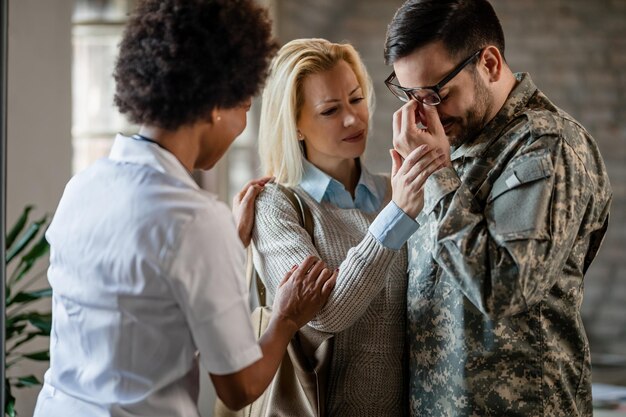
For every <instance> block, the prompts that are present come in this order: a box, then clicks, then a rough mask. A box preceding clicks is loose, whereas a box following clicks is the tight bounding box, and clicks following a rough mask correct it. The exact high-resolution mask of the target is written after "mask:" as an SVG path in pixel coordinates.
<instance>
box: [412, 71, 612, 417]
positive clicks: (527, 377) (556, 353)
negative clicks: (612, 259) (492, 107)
mask: <svg viewBox="0 0 626 417" xmlns="http://www.w3.org/2000/svg"><path fill="white" fill-rule="evenodd" d="M516 77H517V78H518V84H517V86H516V87H515V89H514V90H513V91H512V92H511V94H510V95H509V98H508V100H507V101H506V103H505V105H504V106H503V108H502V109H501V110H500V112H499V113H498V114H497V116H496V117H495V118H494V119H493V120H492V121H491V122H489V124H488V125H487V126H486V127H485V129H484V130H483V131H482V132H481V134H480V135H479V136H478V137H477V138H476V139H475V140H473V141H472V142H471V143H469V144H463V145H461V146H460V147H458V148H457V149H455V150H454V152H453V154H452V163H453V166H454V169H452V168H445V169H442V170H439V171H438V172H436V173H435V174H433V175H432V176H431V177H430V178H429V179H428V181H427V183H426V189H425V203H424V210H423V211H422V213H421V214H420V216H419V217H418V218H417V221H418V223H419V224H420V228H419V230H418V231H417V232H416V233H415V235H414V236H413V237H412V238H411V240H410V241H409V283H408V293H407V301H408V305H407V308H408V316H407V318H408V323H407V325H408V337H409V339H408V340H409V349H410V358H409V361H410V399H409V401H410V410H411V415H412V416H429V417H433V416H435V417H436V416H480V417H485V416H498V417H501V416H524V417H529V416H550V417H574V416H591V415H592V408H591V363H590V356H589V344H588V341H587V337H586V335H585V330H584V328H583V323H582V321H581V317H580V306H581V303H582V296H583V275H584V273H585V272H586V270H587V268H588V267H589V264H590V263H591V261H592V260H593V258H594V257H595V255H596V252H597V250H598V248H599V246H600V243H601V241H602V239H603V237H604V234H605V232H606V228H607V224H608V215H609V205H610V200H611V189H610V185H609V180H608V177H607V174H606V169H605V166H604V163H603V161H602V158H601V156H600V152H599V151H598V148H597V145H596V143H595V141H594V140H593V138H592V137H591V136H590V135H589V134H588V133H587V132H586V131H585V129H584V128H583V127H582V126H581V125H580V124H579V123H578V122H576V121H575V120H574V119H572V118H571V117H570V116H569V115H567V114H566V113H565V112H563V111H562V110H560V109H558V108H557V107H555V106H554V105H553V104H552V103H551V102H550V101H549V100H548V99H547V97H546V96H545V95H543V94H542V93H541V92H540V91H539V90H538V89H537V88H536V87H535V85H534V84H533V82H532V80H531V78H530V76H529V75H528V74H517V75H516Z"/></svg>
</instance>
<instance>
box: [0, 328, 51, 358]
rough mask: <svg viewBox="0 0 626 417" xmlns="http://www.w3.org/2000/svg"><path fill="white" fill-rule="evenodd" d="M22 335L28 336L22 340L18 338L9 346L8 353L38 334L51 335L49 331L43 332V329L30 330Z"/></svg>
mask: <svg viewBox="0 0 626 417" xmlns="http://www.w3.org/2000/svg"><path fill="white" fill-rule="evenodd" d="M20 336H26V337H24V338H23V339H21V340H18V341H17V342H16V343H15V344H14V345H13V346H11V347H9V348H7V355H9V354H11V353H12V352H13V351H14V350H15V349H17V348H18V347H20V346H22V345H23V344H24V343H26V342H28V341H30V340H32V339H34V338H35V337H37V336H49V334H48V333H46V332H42V331H36V332H29V333H24V334H22V335H20Z"/></svg>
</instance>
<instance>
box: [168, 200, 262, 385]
mask: <svg viewBox="0 0 626 417" xmlns="http://www.w3.org/2000/svg"><path fill="white" fill-rule="evenodd" d="M173 257H174V259H173V261H172V264H171V268H170V274H169V275H170V279H171V281H172V283H173V285H172V289H173V292H174V297H175V298H176V299H177V301H178V303H179V305H180V308H181V310H182V311H183V314H184V315H185V317H186V318H187V322H188V324H189V328H190V331H191V334H192V336H193V339H194V342H195V344H196V347H197V348H198V350H199V352H200V361H201V363H202V364H203V366H204V367H205V368H206V370H207V371H208V372H210V373H214V374H218V375H222V374H229V373H233V372H237V371H239V370H241V369H242V368H245V367H246V366H249V365H251V364H252V363H254V362H256V361H257V360H259V359H260V358H261V357H262V352H261V349H260V347H259V345H258V343H257V341H256V338H255V335H254V331H253V329H252V323H251V321H250V308H249V305H248V289H247V288H246V286H245V283H244V275H245V251H244V248H243V245H242V244H241V241H240V240H239V236H238V234H237V231H236V228H235V225H234V221H233V218H232V215H231V213H230V210H229V209H228V208H227V207H226V205H224V204H223V203H219V202H217V201H214V202H211V204H210V205H209V207H208V208H207V210H206V211H205V210H202V211H201V212H198V213H197V214H196V216H195V218H194V219H193V220H192V221H191V222H189V223H188V225H187V226H186V230H184V231H183V232H182V233H181V234H180V244H179V248H178V252H177V253H174V254H173Z"/></svg>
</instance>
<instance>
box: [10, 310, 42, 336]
mask: <svg viewBox="0 0 626 417" xmlns="http://www.w3.org/2000/svg"><path fill="white" fill-rule="evenodd" d="M23 321H28V322H29V323H30V324H32V325H33V326H35V327H36V328H37V329H39V330H41V331H42V332H44V333H46V334H50V329H51V327H52V313H38V312H29V313H22V314H18V315H16V316H11V317H7V327H8V326H15V325H17V324H18V323H20V322H23Z"/></svg>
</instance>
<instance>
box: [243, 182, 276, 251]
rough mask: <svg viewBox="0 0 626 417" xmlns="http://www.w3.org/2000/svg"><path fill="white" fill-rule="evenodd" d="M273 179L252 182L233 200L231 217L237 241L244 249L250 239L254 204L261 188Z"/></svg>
mask: <svg viewBox="0 0 626 417" xmlns="http://www.w3.org/2000/svg"><path fill="white" fill-rule="evenodd" d="M272 179H273V177H263V178H259V179H256V180H252V181H250V182H249V183H247V184H246V185H244V187H243V188H242V189H241V191H239V192H238V193H237V195H236V196H235V197H234V198H233V216H234V217H235V224H236V225H237V232H238V233H239V239H241V243H243V246H244V247H246V248H247V247H248V245H249V244H250V240H251V239H252V227H253V226H254V202H255V201H256V198H257V197H258V195H259V194H260V193H261V191H263V187H265V184H267V183H268V182H269V181H270V180H272Z"/></svg>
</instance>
